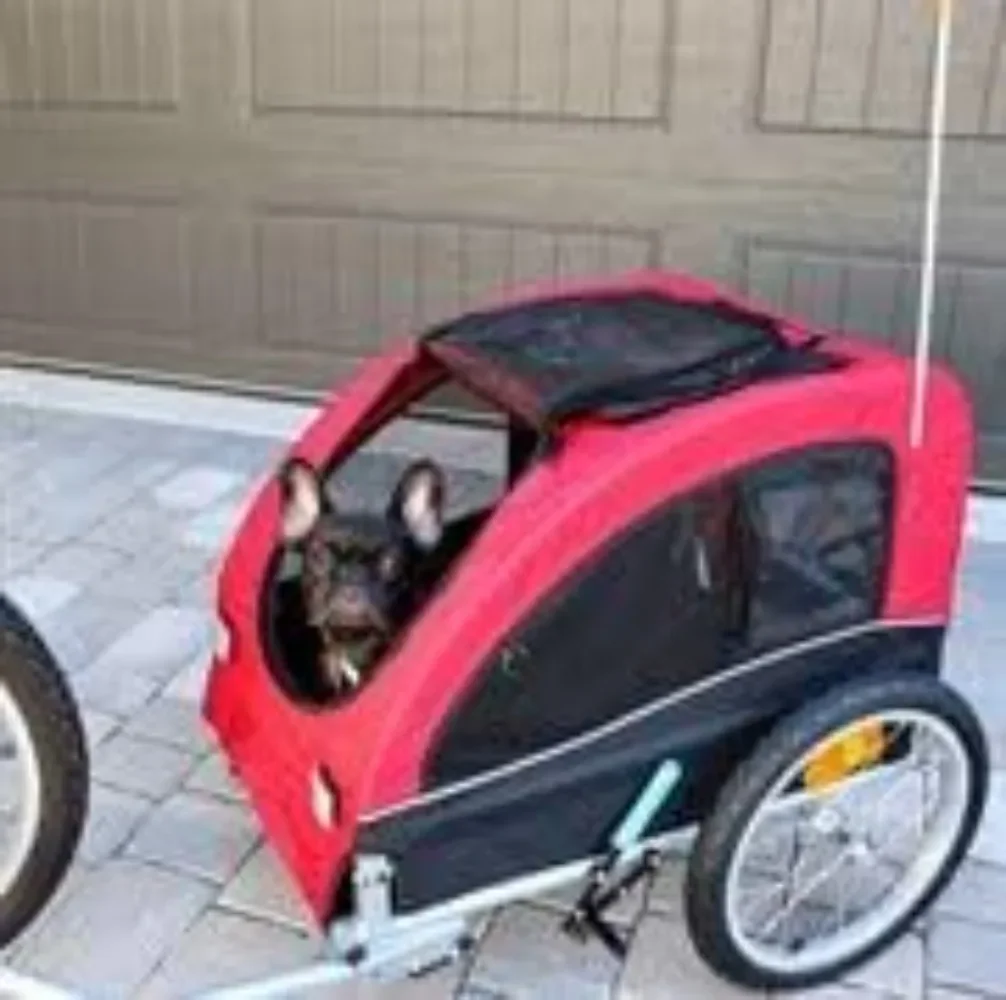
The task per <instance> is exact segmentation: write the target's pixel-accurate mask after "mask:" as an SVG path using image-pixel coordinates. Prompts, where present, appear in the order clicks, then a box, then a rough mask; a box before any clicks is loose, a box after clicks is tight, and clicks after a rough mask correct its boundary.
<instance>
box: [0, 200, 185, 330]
mask: <svg viewBox="0 0 1006 1000" xmlns="http://www.w3.org/2000/svg"><path fill="white" fill-rule="evenodd" d="M190 251H191V247H190V243H189V238H188V234H187V232H186V219H185V217H184V215H183V214H180V213H179V212H178V210H177V209H176V208H174V207H168V206H150V205H136V204H113V205H104V204H89V203H87V202H75V201H69V200H65V199H54V200H46V199H32V200H24V201H15V200H7V201H0V255H2V257H0V267H2V276H0V289H2V292H0V315H3V316H6V317H8V318H16V319H27V320H32V321H37V322H40V323H61V322H74V323H77V324H79V325H81V326H84V327H92V328H93V327H97V326H109V327H113V328H120V329H122V330H123V331H128V332H129V334H130V335H134V336H137V337H139V338H143V337H146V336H175V335H177V334H179V333H180V332H183V331H185V330H187V329H189V328H190V327H191V325H192V316H191V298H190V283H189V278H190V276H189V267H190Z"/></svg>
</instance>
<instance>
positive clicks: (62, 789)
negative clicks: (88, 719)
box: [0, 595, 89, 947]
mask: <svg viewBox="0 0 1006 1000" xmlns="http://www.w3.org/2000/svg"><path fill="white" fill-rule="evenodd" d="M0 686H2V687H3V688H5V689H6V690H7V692H9V694H10V696H11V698H12V700H13V701H14V703H15V705H16V707H17V709H18V711H19V713H20V715H21V717H22V719H23V720H24V722H25V724H26V726H27V729H28V734H29V736H30V739H31V742H32V744H33V747H34V751H35V755H36V758H37V760H38V775H39V787H40V793H39V797H40V819H39V824H38V827H37V832H36V836H35V838H34V841H33V843H32V846H31V848H30V850H29V852H28V854H27V857H26V859H25V862H24V864H23V865H22V866H21V868H20V870H19V872H18V874H17V876H16V877H15V879H14V881H13V882H12V883H11V885H10V886H9V888H8V889H7V890H6V891H5V892H2V893H0V947H2V946H4V945H6V944H8V943H9V942H10V941H12V940H13V939H14V938H15V937H17V935H18V934H20V933H21V931H22V930H24V928H25V927H27V925H28V924H29V923H31V921H32V920H34V918H35V917H36V916H37V915H38V913H39V911H41V910H42V908H43V907H44V906H45V905H46V903H47V902H48V901H49V900H50V899H51V898H52V896H53V894H54V893H55V891H56V889H57V888H58V887H59V884H60V882H61V881H62V879H63V876H64V875H65V874H66V871H67V868H68V867H69V865H70V862H71V861H72V860H73V855H74V852H75V851H76V849H77V844H78V842H79V840H80V835H81V831H82V830H83V827H84V820H85V818H86V816H87V801H88V774H89V769H88V758H87V743H86V740H85V738H84V731H83V726H82V725H81V721H80V714H79V712H78V710H77V706H76V703H75V701H74V699H73V696H72V695H71V694H70V690H69V688H68V687H67V684H66V682H65V680H64V679H63V675H62V673H61V672H60V670H59V667H58V666H57V664H56V662H55V660H54V659H53V657H52V655H51V654H50V652H49V650H48V649H47V647H46V645H45V643H44V642H43V641H42V639H41V638H40V637H39V635H38V633H37V632H35V630H34V629H33V628H32V627H31V625H30V624H29V623H28V621H27V620H26V619H25V618H24V616H23V615H22V614H21V613H20V612H19V611H17V609H16V608H14V607H13V605H11V603H10V602H9V601H6V600H5V599H4V598H3V596H2V595H0Z"/></svg>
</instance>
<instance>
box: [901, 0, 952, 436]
mask: <svg viewBox="0 0 1006 1000" xmlns="http://www.w3.org/2000/svg"><path fill="white" fill-rule="evenodd" d="M937 4H938V6H937V12H936V20H937V25H936V50H935V54H934V58H933V87H932V97H931V108H930V121H929V171H928V178H927V181H926V215H925V224H924V230H923V236H922V276H921V283H920V287H919V317H918V326H917V330H916V338H915V377H914V384H913V387H912V415H911V428H910V439H911V444H912V447H913V448H918V447H920V446H921V445H922V440H923V438H924V436H925V430H926V390H927V388H928V382H929V362H930V356H931V353H932V344H933V302H934V298H935V291H936V258H937V253H938V250H939V234H940V201H941V197H942V193H943V149H944V144H945V140H946V124H947V84H948V79H947V78H948V70H949V66H950V44H951V38H952V34H953V20H954V14H953V0H937Z"/></svg>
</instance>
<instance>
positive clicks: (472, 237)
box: [257, 214, 655, 354]
mask: <svg viewBox="0 0 1006 1000" xmlns="http://www.w3.org/2000/svg"><path fill="white" fill-rule="evenodd" d="M257 239H258V245H259V250H258V255H257V256H258V259H259V262H260V263H259V268H260V270H259V277H258V282H259V287H260V289H261V292H260V297H259V298H260V302H261V316H260V324H259V326H260V331H261V332H260V340H261V342H262V343H263V344H268V345H272V346H282V347H287V348H291V349H303V348H309V349H310V348H314V349H317V348H324V349H327V350H331V351H337V350H338V351H347V352H350V353H355V354H364V353H366V352H368V351H372V350H374V349H376V348H377V347H379V346H380V345H381V344H382V343H383V342H384V341H385V340H386V339H387V338H389V337H395V336H399V335H401V334H402V333H403V332H406V331H416V330H420V329H423V328H425V327H428V326H430V325H432V324H434V323H437V322H439V321H441V320H443V319H445V318H447V317H449V316H451V315H453V314H455V313H457V312H459V311H460V310H463V309H467V308H471V307H474V306H476V305H478V304H479V303H480V302H481V301H484V300H485V299H486V298H487V297H491V296H492V295H494V294H499V293H501V292H502V291H503V290H504V289H505V288H506V287H508V286H509V285H510V284H512V283H514V282H534V281H542V280H558V279H561V278H564V277H565V278H569V277H574V276H578V275H583V274H585V273H587V274H603V273H608V272H611V271H613V270H621V269H624V268H627V267H642V266H644V265H645V264H646V263H648V262H650V261H651V260H652V249H653V244H654V239H655V238H654V236H653V235H652V234H646V233H640V234H629V233H619V232H605V231H591V230H587V229H584V230H579V229H563V228H556V229H543V228H542V229H539V228H533V227H526V226H505V225H501V224H494V223H479V222H469V221H457V220H425V219H421V218H417V219H405V218H380V217H374V218H361V217H356V216H343V217H328V218H317V217H310V216H305V215H299V214H298V215H289V216H272V217H269V218H266V219H263V220H261V221H260V222H259V224H258V226H257Z"/></svg>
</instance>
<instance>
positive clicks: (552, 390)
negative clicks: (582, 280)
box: [426, 292, 833, 425]
mask: <svg viewBox="0 0 1006 1000" xmlns="http://www.w3.org/2000/svg"><path fill="white" fill-rule="evenodd" d="M426 340H427V343H428V346H429V349H430V350H431V351H432V352H433V353H435V354H438V356H439V357H441V360H443V361H444V362H445V363H447V364H448V367H450V362H451V359H452V358H453V359H454V361H455V362H457V364H461V362H462V360H463V362H464V364H463V365H462V367H463V368H464V369H465V373H466V374H467V375H469V376H472V377H474V374H475V373H477V372H481V376H480V378H479V381H480V382H481V383H483V384H484V385H492V386H495V387H496V388H497V390H498V391H499V392H500V393H502V394H503V395H507V394H508V393H509V394H512V395H514V397H515V398H517V397H519V398H520V400H521V408H520V409H521V412H522V413H525V416H526V415H527V411H528V410H529V409H530V410H533V411H534V412H535V413H536V414H537V418H538V420H539V421H541V422H542V423H543V424H545V425H547V424H549V423H555V422H558V421H560V420H562V419H563V418H567V417H569V416H572V415H575V414H582V413H588V412H589V413H596V414H600V415H604V416H610V417H615V418H619V419H634V418H637V417H641V416H645V415H647V414H649V413H651V412H653V410H654V409H659V408H661V407H662V406H665V405H668V404H671V403H674V402H687V401H691V400H696V399H702V398H708V397H709V396H712V395H715V394H717V393H718V392H726V391H728V390H730V389H732V388H736V387H737V386H738V385H743V384H746V383H747V382H750V381H751V380H753V379H756V378H758V377H762V376H764V377H769V376H775V375H780V374H785V373H787V372H808V371H820V370H824V369H827V368H829V367H831V366H832V364H833V362H831V361H830V359H828V358H827V356H826V355H824V354H820V353H817V352H814V351H813V350H812V349H811V347H810V346H809V345H802V346H801V347H799V348H797V347H793V346H792V345H790V344H788V343H787V342H786V341H785V340H784V339H783V338H782V336H781V335H780V333H779V331H778V329H777V328H776V324H775V321H774V320H772V319H771V318H769V317H766V316H763V315H760V314H758V313H755V312H750V311H745V310H741V309H738V308H736V307H734V306H731V305H728V304H726V303H694V302H679V301H675V300H674V299H672V298H669V297H667V296H664V295H660V294H657V293H651V292H636V293H627V294H624V295H617V296H589V295H587V296H584V295H580V296H565V297H559V298H554V299H547V300H542V301H538V302H532V303H527V304H522V305H517V306H510V307H507V308H503V309H498V310H494V311H489V312H479V313H471V314H468V315H466V316H462V317H461V318H460V319H457V320H454V321H452V322H451V323H449V324H447V325H445V326H442V327H439V328H437V329H436V330H433V331H432V332H431V333H429V334H427V337H426ZM441 347H446V348H448V350H447V351H444V352H442V353H438V351H440V348H441ZM810 357H813V358H814V363H813V364H808V360H807V359H808V358H810ZM459 374H460V373H459ZM508 386H509V387H510V388H509V389H508V388H507V387H508ZM531 400H533V401H534V402H533V403H529V401H531Z"/></svg>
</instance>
